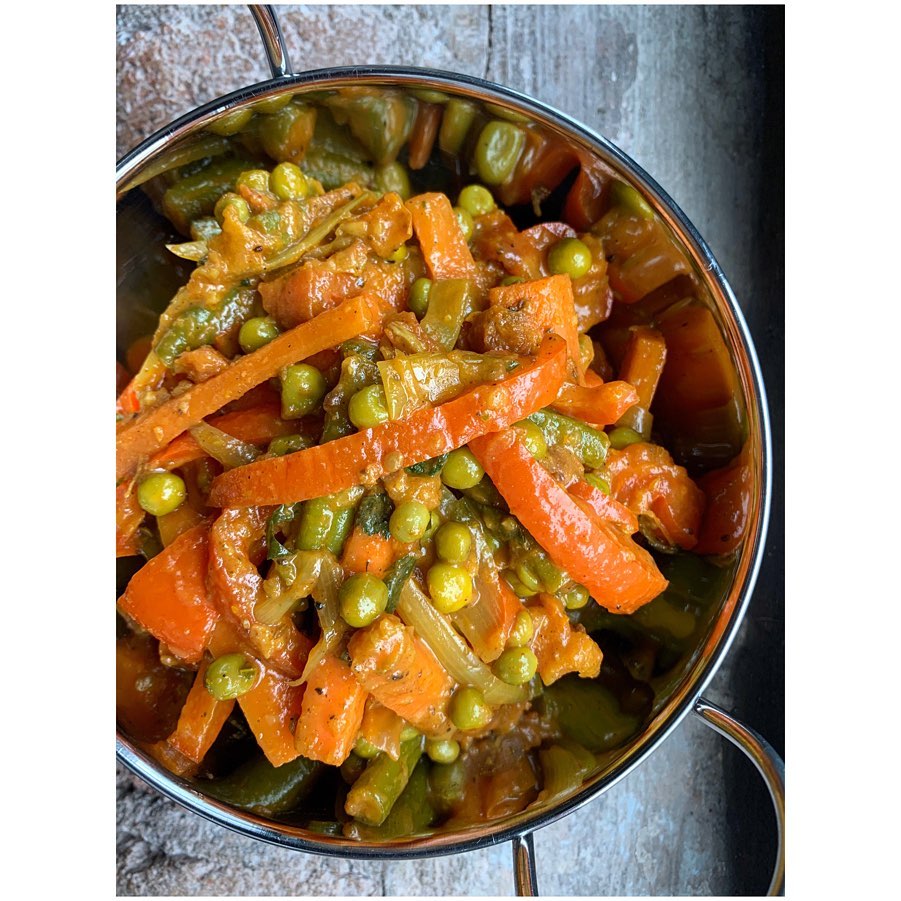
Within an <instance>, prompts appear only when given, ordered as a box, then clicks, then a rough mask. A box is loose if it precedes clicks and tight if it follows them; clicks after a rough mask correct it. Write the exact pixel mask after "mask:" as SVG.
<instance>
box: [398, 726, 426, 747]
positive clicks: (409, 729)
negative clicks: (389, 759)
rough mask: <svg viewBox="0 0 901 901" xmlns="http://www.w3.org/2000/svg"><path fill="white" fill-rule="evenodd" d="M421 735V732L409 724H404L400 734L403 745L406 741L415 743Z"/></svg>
mask: <svg viewBox="0 0 901 901" xmlns="http://www.w3.org/2000/svg"><path fill="white" fill-rule="evenodd" d="M420 734H421V733H420V731H419V730H418V729H417V728H416V727H415V726H411V725H410V724H409V723H404V728H403V729H402V730H401V733H400V740H401V743H403V742H405V741H413V739H414V738H417V737H418V736H419V735H420Z"/></svg>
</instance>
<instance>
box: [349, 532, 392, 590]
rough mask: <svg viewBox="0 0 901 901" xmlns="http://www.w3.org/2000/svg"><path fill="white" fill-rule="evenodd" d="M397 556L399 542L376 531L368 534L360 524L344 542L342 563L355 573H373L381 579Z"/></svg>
mask: <svg viewBox="0 0 901 901" xmlns="http://www.w3.org/2000/svg"><path fill="white" fill-rule="evenodd" d="M396 556H397V542H395V541H394V539H392V538H386V537H385V536H384V535H380V534H379V533H378V532H376V534H375V535H367V534H366V533H365V532H364V531H363V530H362V529H361V528H360V527H359V526H354V529H353V531H352V532H351V533H350V535H349V536H348V539H347V541H346V542H344V551H343V553H342V555H341V565H342V566H343V567H344V568H345V569H346V570H348V572H353V573H372V575H374V576H376V577H377V578H379V579H381V578H382V576H384V575H385V573H386V572H387V571H388V567H390V566H391V564H392V563H394V560H395V557H396Z"/></svg>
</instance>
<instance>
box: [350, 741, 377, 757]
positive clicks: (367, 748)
mask: <svg viewBox="0 0 901 901" xmlns="http://www.w3.org/2000/svg"><path fill="white" fill-rule="evenodd" d="M381 753H382V752H381V751H380V750H379V749H378V748H377V747H376V746H375V745H374V744H373V743H372V742H371V741H369V740H368V739H365V738H363V737H362V736H360V738H358V739H357V743H356V744H355V745H354V754H356V755H357V756H358V757H362V758H363V760H372V759H373V758H375V757H378V755H379V754H381Z"/></svg>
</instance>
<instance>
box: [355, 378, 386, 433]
mask: <svg viewBox="0 0 901 901" xmlns="http://www.w3.org/2000/svg"><path fill="white" fill-rule="evenodd" d="M347 415H348V417H349V418H350V421H351V422H352V423H353V424H354V425H355V426H356V427H357V428H358V429H371V428H374V427H375V426H377V425H381V424H382V423H383V422H387V421H388V399H387V398H386V397H385V389H384V388H383V387H382V386H381V385H368V386H367V387H366V388H361V389H360V390H359V391H357V392H356V393H355V394H353V395H352V396H351V398H350V403H348V405H347Z"/></svg>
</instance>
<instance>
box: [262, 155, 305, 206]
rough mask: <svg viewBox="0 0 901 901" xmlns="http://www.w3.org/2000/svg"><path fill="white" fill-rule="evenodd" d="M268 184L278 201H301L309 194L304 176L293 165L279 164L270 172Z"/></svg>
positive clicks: (298, 167)
mask: <svg viewBox="0 0 901 901" xmlns="http://www.w3.org/2000/svg"><path fill="white" fill-rule="evenodd" d="M269 184H270V186H271V188H272V193H273V194H275V196H276V197H278V198H279V200H302V199H303V198H304V197H306V196H308V195H309V193H310V183H309V182H308V181H307V177H306V175H304V174H303V172H301V171H300V166H296V165H295V164H294V163H279V164H278V165H277V166H276V167H275V168H274V169H273V170H272V175H271V176H270V177H269Z"/></svg>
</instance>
